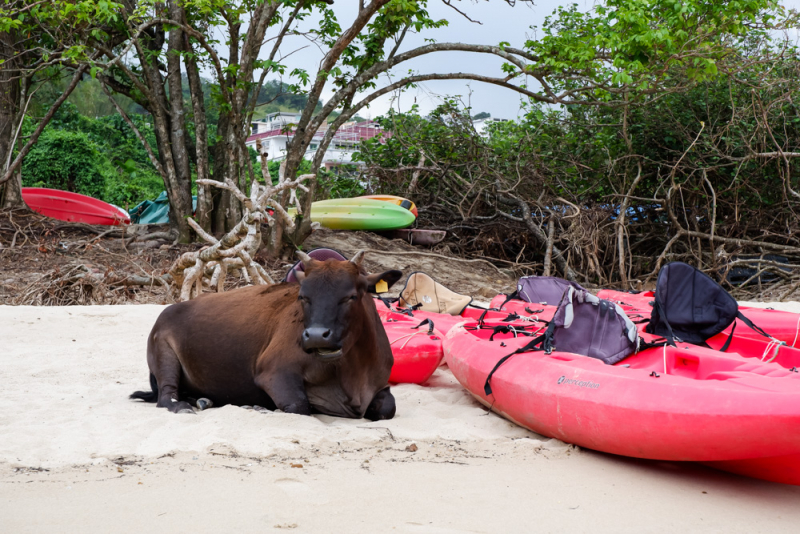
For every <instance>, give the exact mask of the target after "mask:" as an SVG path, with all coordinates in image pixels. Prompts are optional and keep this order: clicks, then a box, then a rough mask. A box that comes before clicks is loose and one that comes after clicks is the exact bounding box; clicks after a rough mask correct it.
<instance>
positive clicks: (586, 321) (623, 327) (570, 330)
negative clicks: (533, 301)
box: [543, 287, 639, 364]
mask: <svg viewBox="0 0 800 534" xmlns="http://www.w3.org/2000/svg"><path fill="white" fill-rule="evenodd" d="M548 333H549V336H548ZM543 345H544V349H545V352H547V353H550V352H552V351H554V350H557V351H559V352H571V353H573V354H581V355H583V356H589V357H590V358H596V359H598V360H601V361H603V362H604V363H607V364H615V363H617V362H619V361H621V360H622V359H624V358H625V357H626V356H629V355H631V354H633V353H634V352H636V349H637V347H638V346H639V332H638V331H637V330H636V325H635V324H633V322H632V321H631V320H630V319H629V318H628V316H627V315H626V314H625V312H624V311H623V310H622V308H620V307H619V305H618V304H615V303H613V302H611V301H610V300H604V299H600V298H598V297H596V296H594V295H592V294H591V293H589V292H588V291H586V290H585V289H584V290H580V289H575V288H573V287H570V288H569V289H567V292H566V293H565V294H564V297H563V298H562V300H561V303H560V304H559V305H558V308H557V309H556V313H555V315H554V316H553V319H552V321H550V325H549V326H548V328H547V332H546V333H545V339H544V343H543Z"/></svg>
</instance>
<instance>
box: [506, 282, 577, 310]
mask: <svg viewBox="0 0 800 534" xmlns="http://www.w3.org/2000/svg"><path fill="white" fill-rule="evenodd" d="M570 287H571V288H573V289H578V290H581V291H586V290H585V289H584V288H583V287H582V286H581V285H580V284H578V283H577V282H570V281H569V280H564V279H563V278H557V277H555V276H523V277H522V278H520V279H519V281H518V282H517V290H516V291H515V292H514V293H512V294H511V295H509V298H518V299H521V300H524V301H525V302H531V303H534V304H546V305H548V306H558V303H559V302H561V297H562V296H564V293H565V292H566V291H567V289H568V288H570Z"/></svg>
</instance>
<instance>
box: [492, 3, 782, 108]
mask: <svg viewBox="0 0 800 534" xmlns="http://www.w3.org/2000/svg"><path fill="white" fill-rule="evenodd" d="M783 14H784V10H783V8H782V7H781V6H779V4H778V2H777V1H775V0H732V1H727V2H709V1H707V0H688V1H687V0H607V1H606V2H605V3H603V4H598V5H596V6H595V7H594V8H593V9H591V10H589V11H587V12H581V11H578V9H577V6H576V5H574V4H573V5H571V6H568V7H559V8H558V9H557V10H556V12H555V13H554V14H553V15H552V16H550V17H548V18H547V19H546V20H545V24H544V26H543V28H542V30H543V33H544V35H543V36H542V37H541V38H538V39H536V40H529V41H527V42H526V43H525V48H526V49H527V50H528V51H529V52H530V53H531V54H533V55H534V56H536V57H537V58H538V62H537V63H536V64H535V66H534V67H533V69H534V70H536V71H537V73H538V74H539V75H540V76H541V75H546V76H549V77H551V83H552V84H553V88H554V89H556V90H565V89H573V90H576V89H578V90H580V91H583V92H584V93H585V95H587V96H589V95H591V96H593V97H595V98H599V99H606V100H612V99H617V98H619V93H618V92H616V91H617V90H618V89H619V88H621V87H623V86H631V87H633V88H635V89H638V90H647V89H651V88H653V87H655V86H657V85H659V84H666V85H669V84H670V83H671V77H672V76H674V74H675V72H674V69H681V70H682V71H683V73H684V76H685V77H687V78H688V79H690V80H694V81H705V80H710V79H711V78H713V77H714V76H715V75H716V74H717V73H718V62H720V61H722V60H723V59H724V58H726V57H728V56H729V55H730V54H731V51H732V50H733V49H734V48H735V47H736V46H740V45H741V43H742V40H743V39H753V38H766V37H767V35H768V30H769V29H771V28H773V27H774V25H775V24H777V23H779V22H780V18H781V16H782V15H783ZM506 70H508V71H509V72H510V73H513V72H515V67H514V66H513V65H511V64H507V65H506Z"/></svg>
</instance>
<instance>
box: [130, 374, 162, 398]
mask: <svg viewBox="0 0 800 534" xmlns="http://www.w3.org/2000/svg"><path fill="white" fill-rule="evenodd" d="M150 387H151V388H152V389H153V390H152V391H134V392H133V393H131V396H130V398H131V399H141V400H143V401H145V402H156V401H157V400H158V382H156V377H155V375H153V373H150Z"/></svg>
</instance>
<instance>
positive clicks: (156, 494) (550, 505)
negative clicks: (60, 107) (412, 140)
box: [0, 303, 800, 532]
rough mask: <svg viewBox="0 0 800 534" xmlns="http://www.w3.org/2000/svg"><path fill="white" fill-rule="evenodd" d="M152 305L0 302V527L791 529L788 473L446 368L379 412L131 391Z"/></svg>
mask: <svg viewBox="0 0 800 534" xmlns="http://www.w3.org/2000/svg"><path fill="white" fill-rule="evenodd" d="M783 306H786V307H787V308H792V309H793V311H800V305H798V304H797V303H788V304H784V305H782V306H781V305H774V307H776V308H783ZM162 309H163V307H161V306H119V307H102V306H96V307H69V308H41V307H8V306H0V343H2V349H3V350H2V351H0V384H2V386H0V387H1V388H2V389H0V391H1V393H0V482H2V484H0V532H141V531H143V530H145V529H148V528H153V527H155V528H161V529H164V530H165V531H167V532H234V531H238V532H256V531H257V532H263V531H264V530H268V531H270V530H276V529H277V530H282V529H291V530H293V531H295V532H378V531H386V530H395V531H398V532H529V531H545V532H547V531H554V532H555V531H570V532H671V531H678V530H687V531H692V532H695V531H701V532H796V531H797V521H798V520H800V508H799V507H798V506H797V503H798V502H800V488H799V487H790V486H782V485H778V484H771V483H767V482H761V481H757V480H752V479H748V478H744V477H737V476H734V475H729V474H725V473H721V472H717V471H713V470H710V469H706V468H703V467H700V466H696V465H692V464H674V463H664V462H646V461H637V460H631V459H625V458H619V457H613V456H609V455H603V454H599V453H594V452H591V451H585V450H578V449H575V448H573V447H570V446H568V445H565V444H564V443H561V442H559V441H557V440H550V439H547V438H544V437H542V436H538V435H536V434H533V433H531V432H528V431H527V430H524V429H522V428H519V427H517V426H515V425H513V424H511V423H509V422H507V421H505V420H503V419H502V418H500V417H498V416H496V415H494V414H487V413H486V411H485V410H484V409H483V408H482V407H481V406H480V405H478V404H477V403H476V402H475V401H473V400H472V399H471V397H470V396H469V395H468V394H466V393H465V392H464V391H463V390H462V389H461V388H460V386H459V385H458V383H457V382H456V381H455V380H454V379H453V378H452V376H451V375H450V374H449V372H448V371H447V369H446V368H442V369H440V370H439V371H437V373H436V374H435V375H434V377H433V378H432V380H431V381H430V383H429V384H428V385H427V387H419V386H410V385H405V386H398V387H395V388H393V392H394V394H395V396H396V398H397V404H398V414H397V417H396V418H395V419H393V420H392V421H382V422H376V423H372V422H369V421H366V420H356V421H354V420H343V419H337V418H331V417H326V416H319V417H302V416H294V415H288V414H281V413H258V412H255V411H252V410H245V409H242V408H238V407H222V408H217V409H212V410H208V411H205V412H202V413H200V414H197V415H193V416H192V415H174V414H170V413H168V412H167V411H166V410H163V409H157V408H155V407H154V405H152V404H144V403H139V402H132V401H129V400H127V395H128V394H129V393H131V392H132V391H133V390H135V389H146V388H147V387H148V380H147V376H148V370H147V364H146V361H145V342H146V338H147V334H148V333H149V330H150V328H151V326H152V324H153V321H154V320H155V318H156V317H157V315H158V313H159V312H160V311H161V310H162ZM412 445H413V446H412Z"/></svg>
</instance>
